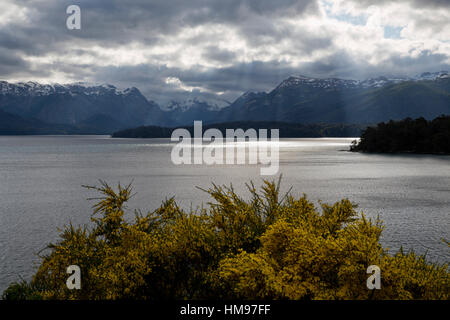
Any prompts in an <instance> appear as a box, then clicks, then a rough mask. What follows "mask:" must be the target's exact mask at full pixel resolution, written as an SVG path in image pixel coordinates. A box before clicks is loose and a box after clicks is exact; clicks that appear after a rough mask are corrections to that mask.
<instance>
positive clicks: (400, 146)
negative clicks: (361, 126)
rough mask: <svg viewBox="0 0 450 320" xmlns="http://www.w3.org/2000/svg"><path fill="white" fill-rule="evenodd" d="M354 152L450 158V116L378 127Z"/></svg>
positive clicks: (354, 145)
mask: <svg viewBox="0 0 450 320" xmlns="http://www.w3.org/2000/svg"><path fill="white" fill-rule="evenodd" d="M350 150H351V151H355V152H358V151H361V152H377V153H418V154H450V116H445V115H442V116H440V117H437V118H436V119H434V120H431V121H427V120H425V119H424V118H418V119H416V120H413V119H411V118H406V119H404V120H401V121H389V122H387V123H384V122H382V123H379V124H378V125H377V126H376V127H367V128H366V129H365V130H364V131H363V133H362V135H361V139H360V141H359V142H357V141H354V142H353V143H352V145H351V147H350Z"/></svg>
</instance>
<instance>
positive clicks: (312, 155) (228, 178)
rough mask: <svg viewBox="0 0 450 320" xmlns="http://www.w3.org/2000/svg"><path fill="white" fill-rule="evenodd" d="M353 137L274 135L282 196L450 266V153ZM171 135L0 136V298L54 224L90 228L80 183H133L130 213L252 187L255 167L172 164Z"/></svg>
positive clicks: (52, 234)
mask: <svg viewBox="0 0 450 320" xmlns="http://www.w3.org/2000/svg"><path fill="white" fill-rule="evenodd" d="M352 140H354V139H353V138H347V139H346V138H336V139H329V138H325V139H281V143H280V173H282V174H283V188H282V189H283V190H284V191H286V190H287V189H288V188H289V187H290V186H293V192H294V193H295V194H296V195H301V194H302V193H306V194H307V195H308V197H309V199H311V200H313V201H314V202H315V203H317V200H319V199H321V200H323V201H325V202H334V201H338V200H340V199H342V198H349V199H350V200H352V201H354V202H356V203H358V204H359V209H360V210H363V211H364V213H365V214H366V215H368V216H369V217H373V218H375V217H376V216H377V215H379V216H380V218H381V219H382V220H383V221H384V224H385V231H384V234H383V238H382V243H383V245H385V246H387V247H389V248H390V249H391V251H392V252H396V251H397V250H398V248H400V246H403V247H404V248H405V249H407V250H408V249H414V250H415V251H417V252H419V253H425V252H427V256H428V258H429V259H430V260H432V261H438V262H441V263H443V262H449V261H450V254H449V249H448V248H447V247H446V245H445V244H443V243H442V241H441V239H442V238H446V239H450V235H449V231H450V219H449V218H450V157H449V156H436V155H430V156H426V155H374V154H371V155H369V154H359V153H349V152H346V151H342V150H348V145H349V144H350V142H351V141H352ZM172 146H173V145H171V144H170V143H169V139H111V138H109V137H106V136H25V137H0V204H1V205H0V292H2V291H3V290H4V289H5V288H6V286H7V284H8V283H10V282H11V281H15V280H19V279H20V277H23V278H25V279H29V278H30V276H31V275H32V274H33V272H35V270H36V264H37V262H38V261H39V259H38V258H37V256H36V254H37V252H38V251H39V250H41V249H43V248H44V247H45V246H46V244H48V243H49V242H52V241H54V240H56V239H57V236H58V230H57V228H58V227H62V226H63V225H64V224H67V223H69V222H72V223H73V224H76V225H77V224H88V223H89V222H90V216H91V212H92V210H91V206H92V204H93V203H92V202H89V201H86V199H87V198H89V197H92V196H95V195H96V194H93V193H92V191H89V190H86V189H84V188H82V185H96V184H97V185H98V179H102V180H105V181H107V182H109V183H110V184H115V183H117V182H119V181H120V182H121V183H123V184H124V183H128V182H130V181H133V185H134V188H135V191H136V192H137V194H136V195H135V197H134V198H133V199H132V201H131V202H130V203H129V205H128V208H129V210H130V212H132V211H133V210H134V209H138V208H140V209H143V211H147V210H153V209H155V208H157V207H158V206H159V205H160V203H161V201H162V200H164V199H165V198H167V197H172V196H176V199H177V201H178V202H179V204H181V205H182V206H184V207H186V208H189V207H190V206H192V207H196V206H200V205H201V204H202V202H205V203H206V201H208V200H209V198H208V195H207V194H205V193H203V192H202V191H200V190H198V189H196V188H195V186H200V187H208V186H210V184H211V182H215V183H217V184H227V185H228V184H230V183H233V186H234V187H235V189H236V190H238V191H242V192H245V185H244V184H245V183H246V182H248V181H249V180H253V181H254V182H255V183H257V184H259V183H260V182H261V180H262V178H263V177H261V176H260V166H259V165H233V166H230V165H215V166H206V165H191V166H186V165H182V166H175V165H173V164H172V163H171V161H170V153H171V150H172Z"/></svg>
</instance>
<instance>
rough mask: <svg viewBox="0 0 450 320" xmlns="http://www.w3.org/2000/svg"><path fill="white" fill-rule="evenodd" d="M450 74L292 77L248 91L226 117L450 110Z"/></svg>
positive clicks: (335, 118) (329, 118) (347, 119)
mask: <svg viewBox="0 0 450 320" xmlns="http://www.w3.org/2000/svg"><path fill="white" fill-rule="evenodd" d="M449 88H450V78H448V77H438V78H436V79H434V80H403V81H389V80H387V79H386V80H383V84H382V85H380V81H373V82H372V84H371V85H369V84H368V82H367V81H365V82H357V81H353V80H342V79H322V80H321V79H314V78H306V77H290V78H288V79H286V80H285V81H283V82H282V83H281V84H280V85H279V86H277V87H276V88H275V89H274V90H272V91H271V92H269V93H258V94H252V95H250V94H246V95H245V96H242V97H240V98H239V99H237V100H236V101H235V102H234V103H233V104H232V105H231V106H230V107H229V108H226V109H223V110H222V111H221V113H220V115H219V117H220V119H221V120H223V121H239V120H247V121H248V120H254V121H286V122H297V123H317V122H329V123H374V122H380V121H387V120H391V119H394V120H399V119H404V118H406V117H414V118H416V117H425V118H426V119H432V118H435V117H437V116H439V115H441V114H450V90H449Z"/></svg>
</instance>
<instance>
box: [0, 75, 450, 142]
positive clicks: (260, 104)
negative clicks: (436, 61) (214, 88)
mask: <svg viewBox="0 0 450 320" xmlns="http://www.w3.org/2000/svg"><path fill="white" fill-rule="evenodd" d="M441 114H450V74H449V72H446V71H441V72H434V73H430V72H427V73H423V74H421V75H418V76H416V77H411V78H390V77H378V78H371V79H367V80H363V81H360V80H346V79H338V78H325V79H320V78H312V77H305V76H291V77H289V78H287V79H285V80H284V81H282V82H281V83H280V84H279V85H278V86H276V87H275V88H274V89H273V90H271V91H269V92H246V93H244V94H242V95H241V96H240V97H238V98H237V99H236V100H235V101H234V102H231V103H227V102H224V101H221V104H220V105H219V104H214V103H213V102H210V101H203V100H201V99H197V98H193V99H190V100H188V101H172V102H171V103H170V104H168V105H166V106H160V105H158V104H157V103H156V102H154V101H152V100H149V99H147V98H146V97H145V96H144V95H143V94H142V93H141V92H140V91H139V89H137V88H135V87H132V88H127V89H123V90H122V89H118V88H117V87H115V86H113V85H110V84H103V85H91V84H86V83H73V84H67V85H62V84H53V85H50V84H39V83H36V82H21V83H10V82H7V81H0V134H87V133H89V134H94V133H98V134H109V133H112V132H114V131H117V130H121V129H126V128H132V127H138V126H142V125H154V126H166V127H174V126H181V125H192V123H193V121H194V120H203V121H204V122H205V123H220V122H232V121H278V122H290V123H303V124H312V123H347V124H371V123H378V122H381V121H388V120H391V119H392V120H400V119H404V118H406V117H411V118H418V117H424V118H426V119H432V118H435V117H437V116H439V115H441Z"/></svg>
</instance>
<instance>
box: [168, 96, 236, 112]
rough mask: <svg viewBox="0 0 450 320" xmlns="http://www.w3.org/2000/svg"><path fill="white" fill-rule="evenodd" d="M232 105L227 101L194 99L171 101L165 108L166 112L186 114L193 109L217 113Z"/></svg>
mask: <svg viewBox="0 0 450 320" xmlns="http://www.w3.org/2000/svg"><path fill="white" fill-rule="evenodd" d="M230 104H231V103H230V102H229V101H226V100H221V99H213V98H210V99H206V98H204V97H194V98H188V99H186V100H183V101H175V100H172V101H170V102H169V103H168V104H167V105H166V106H164V107H163V109H164V110H167V111H174V110H177V109H178V110H179V111H181V112H185V111H187V110H189V109H192V108H203V109H205V110H209V111H217V110H220V109H222V108H225V107H228V106H229V105H230Z"/></svg>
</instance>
